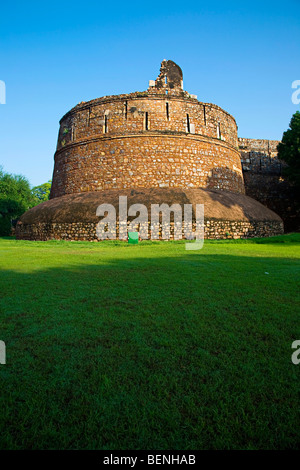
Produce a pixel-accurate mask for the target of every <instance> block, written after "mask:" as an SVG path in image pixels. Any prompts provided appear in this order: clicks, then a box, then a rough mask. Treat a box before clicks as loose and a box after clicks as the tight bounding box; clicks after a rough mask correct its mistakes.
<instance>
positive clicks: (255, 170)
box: [239, 138, 300, 231]
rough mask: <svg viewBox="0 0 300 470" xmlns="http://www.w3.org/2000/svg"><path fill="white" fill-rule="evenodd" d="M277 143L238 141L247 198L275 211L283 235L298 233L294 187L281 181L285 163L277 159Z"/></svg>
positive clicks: (299, 225) (268, 141)
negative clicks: (280, 220)
mask: <svg viewBox="0 0 300 470" xmlns="http://www.w3.org/2000/svg"><path fill="white" fill-rule="evenodd" d="M278 143H279V141H278V140H262V139H260V140H256V139H242V138H240V139H239V149H240V152H241V164H242V169H243V176H244V183H245V190H246V194H247V195H248V196H250V197H252V198H254V199H257V200H258V201H260V202H261V203H262V204H264V205H265V206H267V207H268V208H269V209H271V210H273V211H275V212H276V213H277V214H279V215H280V217H281V218H282V219H283V221H284V226H285V230H286V231H294V230H296V231H297V230H300V212H299V207H298V206H297V204H296V201H295V198H294V196H293V193H294V191H293V187H292V186H291V184H290V183H289V182H288V181H287V180H286V178H284V176H283V170H284V168H285V167H286V163H285V162H283V161H281V160H279V159H278V156H277V145H278Z"/></svg>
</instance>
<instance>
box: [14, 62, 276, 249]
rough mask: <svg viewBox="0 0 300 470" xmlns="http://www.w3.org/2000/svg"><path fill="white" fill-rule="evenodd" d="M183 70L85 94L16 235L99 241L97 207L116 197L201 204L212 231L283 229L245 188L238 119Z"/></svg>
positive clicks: (235, 233)
mask: <svg viewBox="0 0 300 470" xmlns="http://www.w3.org/2000/svg"><path fill="white" fill-rule="evenodd" d="M182 78H183V77H182V70H181V69H180V67H179V66H178V65H177V64H175V63H174V62H173V61H163V62H162V64H161V68H160V73H159V75H158V78H157V79H156V80H155V81H151V83H150V86H149V88H148V90H147V91H144V92H135V93H130V94H126V95H117V96H105V97H102V98H98V99H95V100H92V101H89V102H86V103H83V102H82V103H79V104H78V105H77V106H75V107H74V108H73V109H71V110H70V111H69V112H68V113H67V114H66V115H65V116H63V118H62V119H61V121H60V130H59V136H58V143H57V150H56V153H55V164H54V172H53V182H52V188H51V195H50V198H51V200H50V201H47V202H46V203H43V204H40V205H39V206H37V207H36V208H33V209H31V210H30V211H28V212H27V213H26V214H24V215H23V216H22V217H21V219H20V221H19V222H18V224H17V228H16V236H17V238H25V239H40V240H46V239H50V238H63V239H74V240H79V239H80V240H81V239H82V240H95V239H96V231H95V227H96V224H97V223H98V221H99V218H97V217H96V208H97V206H98V205H100V204H101V203H111V204H113V205H114V207H115V208H116V209H117V208H118V198H119V196H120V195H127V196H128V204H129V205H131V204H133V203H141V204H144V205H146V206H147V207H148V208H149V205H150V204H154V203H159V204H161V203H166V204H169V205H171V204H172V203H179V204H181V205H183V204H189V203H191V204H193V207H194V209H195V204H198V203H199V204H205V220H206V229H205V236H206V237H207V238H228V237H233V238H239V237H250V236H268V235H275V234H277V233H282V230H283V226H282V221H281V219H280V218H279V217H278V216H277V215H276V214H274V213H273V212H271V211H268V210H267V209H266V208H264V207H263V206H262V205H260V204H259V203H256V202H255V201H253V200H251V199H250V198H247V197H246V196H244V193H245V188H244V179H243V172H242V164H244V162H242V163H241V154H240V151H239V148H238V145H239V144H240V145H243V144H244V145H246V144H245V142H240V143H239V142H238V136H237V125H236V122H235V119H234V118H233V117H232V116H231V115H230V114H229V113H227V112H226V111H224V110H223V109H221V108H220V107H219V106H216V105H214V104H209V103H203V102H200V101H198V100H197V98H196V95H190V94H189V93H188V92H187V91H184V90H183V82H182ZM244 140H245V139H244ZM246 160H249V158H246ZM149 223H150V221H149ZM164 228H165V227H163V226H160V227H159V230H160V233H161V236H162V234H163V233H164ZM145 230H149V227H147V228H145ZM149 235H150V234H149Z"/></svg>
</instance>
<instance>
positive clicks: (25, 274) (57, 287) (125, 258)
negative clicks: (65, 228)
mask: <svg viewBox="0 0 300 470" xmlns="http://www.w3.org/2000/svg"><path fill="white" fill-rule="evenodd" d="M0 266H1V275H0V289H1V290H0V312H1V313H0V315H1V316H0V319H1V323H0V340H3V341H5V343H6V351H7V364H6V365H0V384H1V394H0V448H1V449H110V450H114V449H132V450H133V449H134V450H136V449H145V450H162V449H172V450H176V449H183V450H188V449H262V448H263V449H288V448H299V447H300V426H299V423H300V412H299V410H300V406H299V389H300V387H299V383H300V382H299V378H300V364H299V365H298V366H297V365H294V364H293V363H292V361H291V354H292V352H293V350H292V349H291V344H292V342H293V341H294V340H296V339H298V340H299V339H300V318H299V316H300V315H299V277H300V276H299V274H300V235H299V234H291V235H285V236H282V237H274V238H270V239H260V240H248V241H243V240H239V241H231V240H228V241H209V242H208V241H207V242H205V243H204V248H203V249H202V250H199V251H186V250H185V249H184V242H151V241H145V242H142V243H139V244H138V245H128V244H126V243H122V242H100V243H89V242H74V243H72V242H63V241H61V242H60V241H49V242H29V241H28V242H27V241H16V240H14V239H12V238H10V239H9V238H2V239H0ZM267 273H268V274H267Z"/></svg>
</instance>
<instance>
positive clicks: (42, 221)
mask: <svg viewBox="0 0 300 470" xmlns="http://www.w3.org/2000/svg"><path fill="white" fill-rule="evenodd" d="M120 195H122V196H127V205H128V207H130V206H131V205H132V204H135V203H139V204H144V205H145V206H146V207H147V209H148V216H149V220H148V224H149V238H150V234H151V233H150V222H151V219H150V213H151V211H150V205H151V204H162V203H164V202H166V201H167V202H168V204H169V206H171V205H172V204H180V206H181V207H184V204H192V206H193V220H194V221H195V208H196V204H204V208H205V227H206V228H205V238H248V237H253V236H271V235H277V234H278V233H282V232H283V223H282V220H281V218H280V217H279V216H278V215H276V214H275V213H274V212H272V211H270V210H269V209H267V208H266V207H265V206H263V205H262V204H260V203H259V202H257V201H254V200H253V199H252V198H249V197H248V196H245V195H243V194H234V193H231V192H227V191H216V190H214V191H209V190H205V189H186V190H181V189H147V188H146V189H136V190H133V189H131V190H129V189H127V190H123V191H121V192H120V191H119V190H104V191H101V192H97V191H95V192H87V193H77V194H69V195H65V196H62V197H60V198H54V199H51V200H50V201H46V202H43V203H42V204H40V205H39V206H36V207H33V208H32V209H30V210H29V211H27V212H26V213H25V214H24V215H23V216H22V217H21V220H20V221H19V222H18V224H17V236H18V238H23V239H29V240H49V239H52V238H54V239H56V238H57V239H60V238H62V239H74V240H77V239H78V240H96V239H97V237H96V225H97V223H98V222H99V220H100V218H99V217H97V216H96V209H97V207H98V206H99V205H100V204H103V203H106V204H112V205H113V206H114V207H115V208H116V213H117V217H118V208H119V196H120ZM132 219H134V217H131V218H130V217H128V222H130V221H131V220H132ZM171 220H172V219H171ZM37 221H38V222H37ZM161 222H162V221H161ZM162 228H163V227H162V225H161V224H160V234H161V232H162ZM172 236H173V235H172V229H171V238H172Z"/></svg>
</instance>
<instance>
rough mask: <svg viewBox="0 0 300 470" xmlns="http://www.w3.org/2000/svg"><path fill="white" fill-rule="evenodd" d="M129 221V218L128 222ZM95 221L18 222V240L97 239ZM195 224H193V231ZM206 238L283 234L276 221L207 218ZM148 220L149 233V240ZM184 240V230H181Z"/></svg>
mask: <svg viewBox="0 0 300 470" xmlns="http://www.w3.org/2000/svg"><path fill="white" fill-rule="evenodd" d="M129 223H130V221H128V225H129ZM96 226H97V224H96V223H80V222H74V223H39V224H33V225H27V224H20V225H17V228H16V235H17V239H22V240H41V241H46V240H52V239H55V240H75V241H76V240H83V241H99V239H98V238H97V236H96ZM170 226H171V230H170V240H173V239H174V222H171V224H170ZM163 230H164V227H163V226H162V224H161V223H160V224H159V239H160V240H163V239H164V238H163V236H162V232H163ZM195 230H196V227H195V223H193V231H194V232H195ZM204 230H205V232H204V238H205V239H232V238H233V239H238V238H253V237H269V236H275V235H279V234H282V233H283V224H282V222H279V221H270V220H268V221H232V220H214V219H210V220H206V221H205V228H204ZM150 233H151V228H150V222H149V223H148V234H149V239H150ZM116 235H117V238H118V237H119V224H118V222H117V231H116ZM182 238H183V239H184V232H183V231H182Z"/></svg>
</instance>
